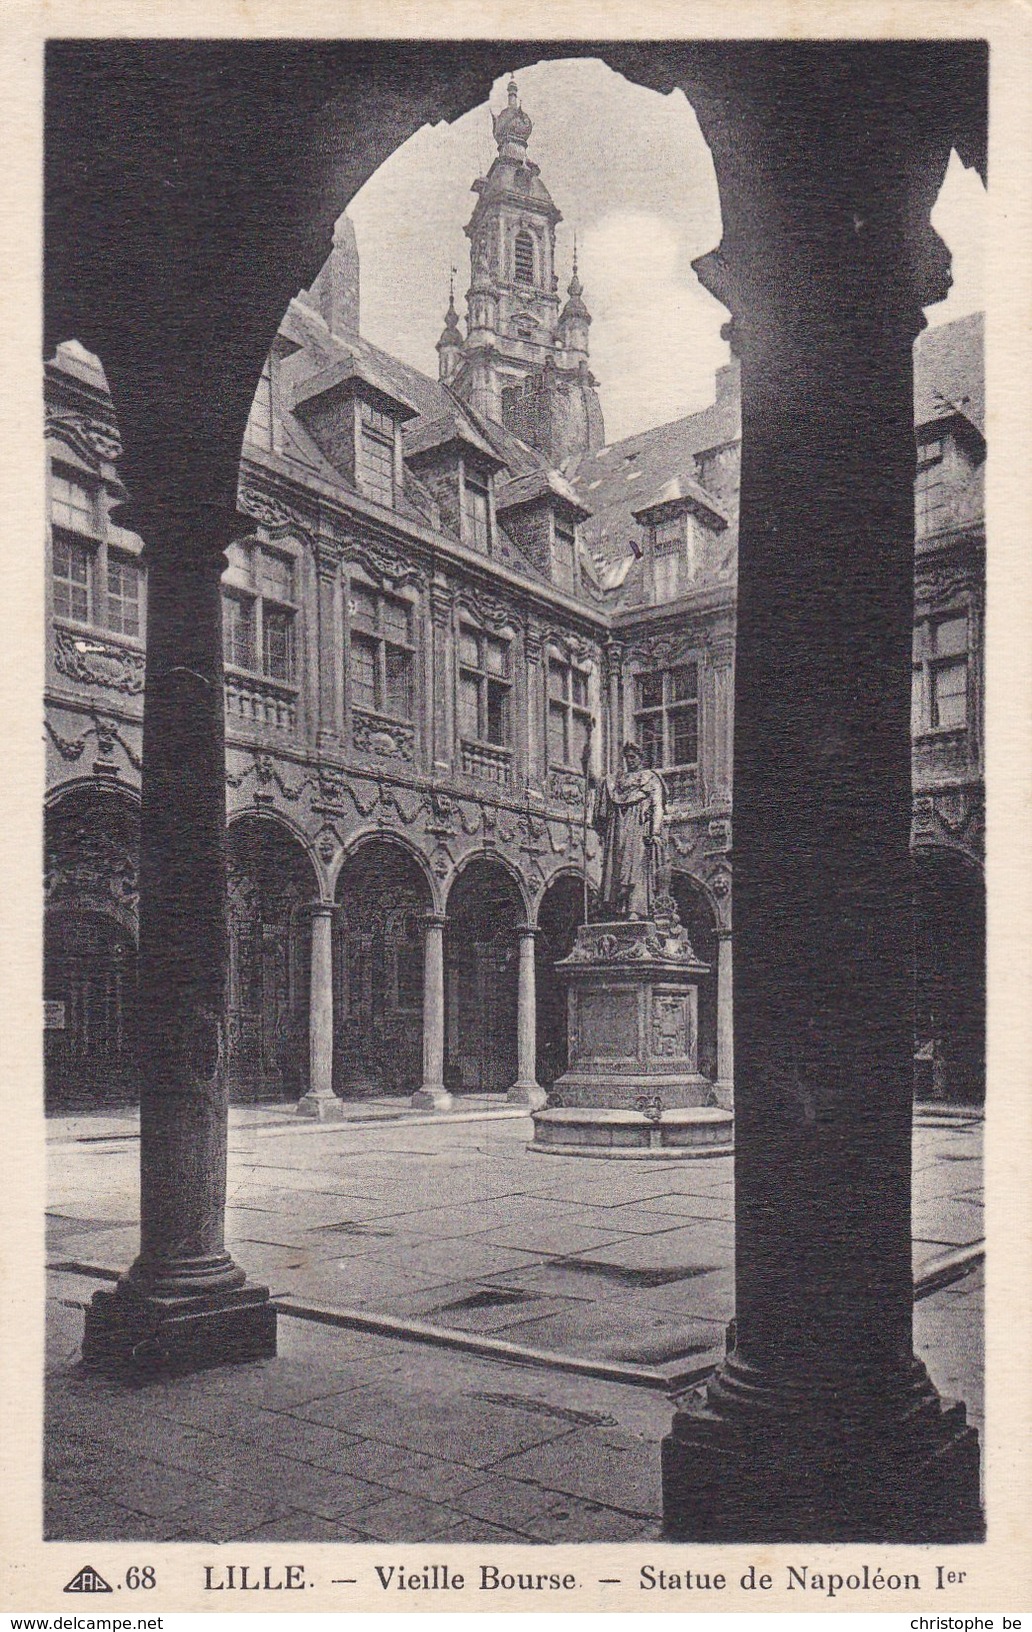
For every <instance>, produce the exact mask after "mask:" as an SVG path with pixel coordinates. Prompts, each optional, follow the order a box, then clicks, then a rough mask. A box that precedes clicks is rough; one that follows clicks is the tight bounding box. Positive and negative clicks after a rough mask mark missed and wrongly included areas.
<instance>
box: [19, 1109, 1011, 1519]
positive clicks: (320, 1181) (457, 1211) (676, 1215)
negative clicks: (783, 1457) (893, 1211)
mask: <svg viewBox="0 0 1032 1632" xmlns="http://www.w3.org/2000/svg"><path fill="white" fill-rule="evenodd" d="M353 1115H354V1118H355V1119H354V1120H350V1121H347V1122H345V1123H343V1124H340V1125H334V1126H325V1125H322V1126H320V1125H314V1126H313V1125H306V1126H299V1125H298V1121H297V1119H296V1118H292V1117H291V1116H290V1115H289V1113H285V1112H284V1111H283V1110H281V1109H278V1108H275V1107H239V1108H235V1109H234V1110H233V1111H232V1112H231V1117H230V1153H229V1191H228V1207H227V1241H228V1245H229V1246H230V1248H231V1250H232V1251H233V1253H234V1255H235V1257H236V1258H237V1261H238V1262H240V1263H243V1264H245V1265H246V1267H247V1269H248V1272H249V1273H250V1274H251V1275H252V1276H253V1277H254V1278H256V1279H259V1280H263V1281H265V1282H266V1283H267V1284H268V1285H269V1287H270V1289H271V1291H272V1293H273V1295H274V1297H275V1298H276V1301H277V1303H278V1306H279V1309H280V1321H279V1352H278V1354H277V1357H276V1358H275V1359H274V1360H266V1361H256V1362H252V1363H248V1364H243V1365H235V1366H228V1367H222V1368H218V1369H216V1370H212V1371H202V1372H200V1373H196V1374H194V1375H192V1376H188V1377H180V1378H169V1377H161V1378H159V1377H153V1378H151V1379H149V1380H148V1379H147V1378H146V1377H143V1378H142V1379H141V1380H140V1381H139V1382H138V1383H137V1384H136V1385H135V1386H134V1387H132V1388H129V1389H127V1388H126V1387H125V1385H124V1383H122V1382H118V1381H116V1380H113V1379H111V1378H109V1377H104V1376H103V1375H98V1374H96V1373H93V1372H88V1371H84V1370H83V1368H82V1367H81V1364H80V1359H79V1348H80V1344H81V1340H82V1318H83V1307H84V1306H85V1305H86V1304H87V1303H88V1301H89V1299H90V1297H91V1296H92V1294H93V1292H94V1291H95V1290H97V1289H98V1288H100V1287H102V1286H104V1285H106V1284H110V1281H111V1280H112V1279H113V1278H114V1277H115V1275H116V1274H118V1273H119V1272H120V1271H121V1269H122V1268H123V1267H124V1265H125V1264H126V1263H128V1262H131V1261H132V1259H133V1257H134V1255H135V1253H136V1250H137V1245H138V1222H137V1219H138V1161H139V1149H138V1142H137V1136H136V1131H135V1130H136V1119H135V1115H134V1113H131V1112H124V1113H117V1112H113V1113H92V1114H89V1115H83V1116H78V1117H75V1116H70V1117H64V1118H55V1119H52V1120H51V1121H50V1123H49V1124H48V1131H49V1141H48V1143H49V1163H50V1176H49V1202H48V1207H49V1212H48V1250H47V1259H48V1266H49V1267H48V1294H49V1295H48V1317H49V1323H48V1334H49V1335H48V1378H47V1451H46V1463H47V1466H46V1518H45V1534H46V1535H47V1536H48V1537H50V1538H51V1539H61V1538H68V1539H75V1540H82V1541H86V1540H90V1539H97V1540H116V1539H117V1540H131V1539H135V1538H140V1539H152V1540H206V1541H212V1542H220V1541H230V1540H238V1539H239V1540H253V1541H258V1540H270V1541H274V1540H282V1541H295V1540H296V1541H313V1542H314V1541H331V1540H337V1541H352V1542H362V1541H382V1542H386V1541H410V1542H411V1541H423V1542H430V1541H434V1540H438V1539H440V1540H448V1541H450V1542H456V1543H459V1542H486V1541H494V1542H497V1543H499V1544H501V1543H512V1544H516V1543H526V1542H528V1541H538V1542H550V1543H555V1542H559V1541H563V1540H568V1541H596V1540H597V1541H601V1540H606V1541H630V1540H636V1539H648V1538H658V1536H659V1534H660V1529H661V1488H660V1466H659V1456H660V1441H661V1439H662V1437H663V1435H664V1434H665V1433H667V1431H668V1429H669V1420H670V1409H671V1400H672V1399H674V1398H676V1397H677V1395H678V1393H683V1392H684V1391H685V1390H686V1389H688V1388H689V1387H691V1386H692V1383H693V1381H695V1380H698V1379H699V1378H701V1377H702V1376H704V1375H705V1374H706V1373H707V1371H708V1370H709V1369H710V1368H711V1367H712V1366H714V1365H715V1364H716V1363H717V1361H718V1360H719V1359H720V1357H721V1355H722V1353H723V1348H724V1333H725V1329H726V1325H727V1322H728V1321H729V1319H730V1318H731V1317H732V1315H733V1313H734V1309H733V1300H734V1273H733V1252H734V1223H733V1219H734V1191H733V1159H732V1158H731V1157H730V1156H727V1155H714V1156H701V1157H694V1158H691V1159H687V1160H683V1159H682V1160H670V1161H666V1160H628V1161H613V1160H608V1161H607V1160H599V1159H593V1158H577V1157H572V1156H562V1155H554V1154H541V1153H538V1152H531V1151H528V1149H527V1145H528V1141H529V1139H530V1136H531V1122H530V1118H529V1117H527V1116H524V1115H521V1114H520V1113H519V1111H518V1110H517V1109H516V1108H514V1107H507V1108H502V1101H501V1098H500V1096H499V1098H498V1099H494V1100H490V1099H487V1098H484V1099H482V1100H478V1101H475V1102H470V1104H469V1106H468V1108H467V1109H466V1110H464V1112H463V1113H462V1114H461V1115H456V1114H455V1113H454V1112H453V1113H450V1114H446V1115H442V1116H432V1115H429V1116H420V1115H414V1114H413V1113H412V1111H411V1110H410V1109H408V1108H407V1107H403V1106H402V1104H401V1102H398V1103H397V1104H393V1103H389V1102H383V1101H380V1102H377V1104H376V1105H375V1106H366V1107H364V1108H363V1107H359V1106H356V1107H354V1108H353ZM981 1133H982V1120H981V1116H980V1115H979V1114H978V1113H967V1114H965V1113H963V1112H955V1113H952V1114H951V1113H949V1112H948V1111H947V1112H943V1111H938V1110H935V1109H933V1108H928V1109H927V1110H923V1111H919V1112H918V1115H917V1118H916V1120H915V1129H914V1177H913V1196H914V1213H913V1231H914V1244H913V1257H914V1274H915V1298H916V1302H915V1311H914V1316H915V1351H916V1352H917V1354H918V1355H919V1357H920V1358H921V1359H922V1360H924V1362H925V1363H926V1365H927V1366H928V1369H929V1372H930V1373H931V1376H932V1378H933V1381H934V1382H935V1383H936V1385H937V1386H938V1388H939V1390H940V1392H941V1393H943V1394H944V1395H946V1396H952V1397H960V1398H962V1399H964V1400H965V1401H966V1402H967V1406H968V1411H969V1417H970V1420H971V1421H972V1423H973V1424H974V1425H975V1426H976V1427H978V1428H979V1429H981V1426H982V1418H983V1407H982V1382H981V1378H982V1268H981V1243H982V1238H983V1234H984V1229H983V1197H982V1162H981ZM363 1317H364V1318H363ZM507 1346H509V1347H507ZM566 1368H569V1369H566Z"/></svg>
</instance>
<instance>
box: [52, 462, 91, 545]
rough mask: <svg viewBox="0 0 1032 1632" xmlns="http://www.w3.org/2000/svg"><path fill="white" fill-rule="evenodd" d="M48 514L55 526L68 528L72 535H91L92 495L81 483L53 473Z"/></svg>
mask: <svg viewBox="0 0 1032 1632" xmlns="http://www.w3.org/2000/svg"><path fill="white" fill-rule="evenodd" d="M50 513H51V517H52V519H53V521H54V524H55V526H58V527H68V528H69V529H70V530H71V531H72V532H73V533H83V532H85V533H92V531H93V526H94V511H93V494H92V493H91V492H90V490H89V488H87V487H83V485H82V483H81V482H74V481H72V480H71V479H70V478H69V477H68V476H60V475H58V474H57V472H56V471H55V472H54V474H53V476H52V478H51V506H50Z"/></svg>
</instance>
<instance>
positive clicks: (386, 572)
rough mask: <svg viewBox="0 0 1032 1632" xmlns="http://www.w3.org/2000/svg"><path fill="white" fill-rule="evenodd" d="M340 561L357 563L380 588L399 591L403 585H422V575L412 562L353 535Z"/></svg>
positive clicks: (369, 539)
mask: <svg viewBox="0 0 1032 1632" xmlns="http://www.w3.org/2000/svg"><path fill="white" fill-rule="evenodd" d="M343 559H344V560H345V561H354V562H357V564H358V565H359V566H360V567H361V568H362V569H363V571H364V572H366V573H368V575H369V577H370V578H371V579H372V580H373V582H374V583H375V584H378V585H379V586H380V588H381V589H399V588H401V586H402V585H404V584H422V583H423V582H424V581H425V574H424V573H423V571H422V570H421V568H419V567H418V566H417V565H416V564H415V562H414V561H411V560H409V558H408V557H407V556H404V555H399V554H398V552H397V551H396V550H391V549H388V548H387V546H386V545H384V544H381V543H380V542H379V541H378V540H374V539H371V538H365V537H361V538H359V537H356V536H354V535H353V536H352V537H350V538H348V539H347V540H346V542H345V545H344V552H343Z"/></svg>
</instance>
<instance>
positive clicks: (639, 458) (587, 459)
mask: <svg viewBox="0 0 1032 1632" xmlns="http://www.w3.org/2000/svg"><path fill="white" fill-rule="evenodd" d="M740 435H741V414H740V410H739V402H738V397H737V394H735V396H734V398H733V399H728V400H725V401H722V402H716V403H713V404H712V405H711V406H710V407H709V408H704V409H703V410H702V412H701V413H698V414H689V415H687V416H686V417H685V418H684V419H675V420H672V421H671V422H670V424H669V425H659V426H657V427H656V428H655V429H654V430H651V431H639V432H637V434H636V435H634V436H628V437H626V438H625V439H624V440H623V441H622V442H611V443H609V444H608V446H606V447H604V448H598V449H596V451H595V452H594V453H582V454H581V455H579V457H578V458H577V459H576V460H574V461H572V462H571V464H570V465H569V467H568V468H567V469H566V470H564V475H566V476H567V478H568V479H569V481H570V483H571V485H572V486H573V488H574V489H575V491H576V493H577V497H578V498H579V499H580V501H581V503H582V504H583V505H585V506H586V508H587V509H589V510H591V511H592V518H591V520H590V521H586V522H585V523H584V525H583V529H582V532H583V537H584V542H585V544H586V545H587V547H588V549H589V551H590V552H591V555H592V556H593V557H594V558H595V559H596V560H597V561H599V563H600V564H601V563H604V562H613V561H618V560H621V559H623V558H624V557H625V556H626V555H627V554H628V553H629V551H630V541H631V540H632V539H634V541H635V542H636V543H637V541H638V540H639V539H640V537H641V524H640V523H639V522H638V521H636V520H635V518H634V512H635V511H636V510H640V509H642V507H643V506H645V505H648V504H649V503H650V502H651V503H654V502H656V500H655V496H656V494H657V493H658V492H659V490H660V489H661V488H662V487H663V486H665V484H666V483H668V482H669V481H670V479H671V477H672V476H674V475H675V474H676V473H677V472H679V471H684V470H685V469H686V468H688V469H690V468H691V466H692V464H693V462H694V458H695V455H696V454H697V453H704V452H705V451H706V450H707V449H709V448H717V447H721V446H722V445H723V444H724V443H726V442H737V441H738V438H739V436H740ZM712 502H715V501H712Z"/></svg>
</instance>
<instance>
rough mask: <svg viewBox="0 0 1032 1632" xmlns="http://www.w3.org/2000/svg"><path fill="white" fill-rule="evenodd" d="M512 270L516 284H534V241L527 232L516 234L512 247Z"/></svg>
mask: <svg viewBox="0 0 1032 1632" xmlns="http://www.w3.org/2000/svg"><path fill="white" fill-rule="evenodd" d="M513 261H514V270H515V275H516V282H517V283H533V282H534V240H533V238H532V237H531V235H530V233H529V232H518V233H517V234H516V243H515V247H514V256H513Z"/></svg>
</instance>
